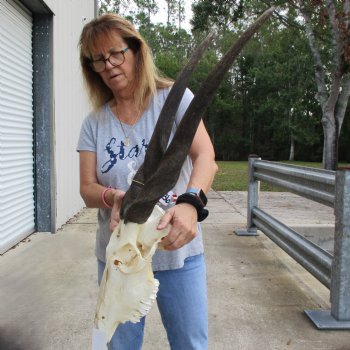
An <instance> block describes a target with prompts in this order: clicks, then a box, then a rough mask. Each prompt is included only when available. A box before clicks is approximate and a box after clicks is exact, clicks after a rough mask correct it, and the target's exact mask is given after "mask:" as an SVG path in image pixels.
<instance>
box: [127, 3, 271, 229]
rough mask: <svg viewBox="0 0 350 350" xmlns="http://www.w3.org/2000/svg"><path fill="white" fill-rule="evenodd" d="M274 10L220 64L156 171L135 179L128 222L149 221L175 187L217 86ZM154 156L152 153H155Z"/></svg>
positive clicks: (199, 91)
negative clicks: (143, 177)
mask: <svg viewBox="0 0 350 350" xmlns="http://www.w3.org/2000/svg"><path fill="white" fill-rule="evenodd" d="M273 11H274V8H273V7H272V8H270V9H268V10H266V11H265V12H264V13H263V14H262V15H261V16H260V17H259V18H258V19H257V20H256V21H255V22H254V23H253V24H252V25H251V26H250V27H249V28H248V29H247V30H246V31H245V32H244V33H243V34H242V35H241V37H240V38H239V39H238V40H237V42H236V43H235V44H234V45H233V46H232V47H231V48H230V49H229V50H228V51H227V53H226V54H225V55H224V56H223V57H222V59H221V60H220V61H219V62H218V63H217V64H216V66H215V67H214V69H213V70H212V72H211V73H210V74H209V75H208V77H207V79H206V80H205V81H204V83H203V84H202V86H201V87H200V89H199V90H198V92H197V94H196V95H195V97H194V98H193V100H192V102H191V104H190V105H189V107H188V108H187V111H186V112H185V115H184V116H183V118H182V121H181V123H180V125H179V126H178V128H177V131H176V133H175V136H174V138H173V140H172V142H171V144H170V145H169V147H168V148H167V150H166V151H165V153H164V155H163V157H162V159H161V162H160V163H159V165H158V167H157V169H156V171H154V172H153V173H152V174H151V176H150V177H149V178H148V179H143V180H144V182H142V184H141V185H140V184H139V183H137V182H135V181H138V179H137V178H134V182H135V183H134V182H133V184H132V185H131V187H137V193H138V194H137V196H135V197H134V198H132V201H130V202H128V203H127V204H124V201H123V207H124V210H123V211H122V218H123V219H124V221H125V222H128V221H131V222H136V223H139V224H142V223H144V222H145V221H147V219H148V217H149V216H150V214H151V212H152V210H153V208H154V205H155V204H156V203H157V202H158V200H159V198H161V197H162V196H163V195H164V194H165V193H167V192H168V191H169V190H171V189H172V188H173V187H174V186H175V184H176V182H177V179H178V177H179V174H180V171H181V168H182V165H183V162H184V161H185V158H186V156H187V154H188V151H189V148H190V146H191V144H192V141H193V137H194V135H195V133H196V130H197V128H198V125H199V122H200V120H201V118H202V115H203V114H204V112H205V111H206V109H207V108H208V106H209V105H210V103H211V101H212V98H213V96H214V94H215V92H216V90H217V88H218V87H219V85H220V83H221V81H222V80H223V78H224V76H225V74H226V73H227V71H228V69H229V68H230V66H231V64H232V63H233V61H234V60H235V59H236V57H237V56H238V54H239V53H240V52H241V50H242V49H243V47H244V46H245V44H246V43H247V42H248V41H249V40H250V38H251V37H252V36H253V35H254V34H255V33H256V32H257V31H258V29H259V28H260V27H261V26H262V25H263V23H265V21H266V20H267V19H268V18H269V17H270V15H271V14H272V13H273ZM148 151H149V150H147V153H148ZM150 155H151V156H152V154H150ZM147 166H148V164H147V163H146V162H144V164H143V168H144V169H143V173H145V168H146V167H147ZM133 185H134V186H133ZM131 187H130V188H131ZM129 191H130V189H129V190H128V192H129ZM131 191H132V189H131ZM128 192H127V193H126V195H125V197H126V198H127V199H128V198H130V197H129V196H128ZM123 207H122V209H123Z"/></svg>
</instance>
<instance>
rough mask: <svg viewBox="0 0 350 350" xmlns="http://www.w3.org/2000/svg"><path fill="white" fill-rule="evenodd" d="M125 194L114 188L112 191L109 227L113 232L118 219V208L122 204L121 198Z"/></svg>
mask: <svg viewBox="0 0 350 350" xmlns="http://www.w3.org/2000/svg"><path fill="white" fill-rule="evenodd" d="M124 195H125V192H124V191H121V190H118V189H116V190H115V192H114V193H113V207H112V213H111V221H110V224H109V228H110V229H111V231H112V232H113V231H114V229H115V228H116V227H117V225H118V224H119V221H120V208H121V206H122V200H123V197H124Z"/></svg>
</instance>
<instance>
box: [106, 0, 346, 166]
mask: <svg viewBox="0 0 350 350" xmlns="http://www.w3.org/2000/svg"><path fill="white" fill-rule="evenodd" d="M165 4H166V6H165V12H166V16H165V21H164V23H154V21H153V20H152V18H153V16H154V14H155V13H157V12H158V11H159V5H158V3H157V2H156V1H155V0H133V1H124V0H117V1H112V0H101V1H100V13H103V12H108V11H114V12H117V13H119V14H121V15H123V16H125V17H127V18H128V19H129V20H131V21H132V22H133V23H134V24H135V25H136V26H137V28H138V29H139V30H140V32H141V33H142V35H143V36H144V37H145V38H146V40H147V41H148V43H149V45H150V47H151V49H152V52H153V55H154V59H155V62H156V65H157V66H158V68H159V69H160V70H161V71H162V72H164V74H166V75H167V76H169V77H170V78H173V79H175V78H176V76H177V74H178V73H179V71H180V70H181V68H182V67H183V66H184V64H185V62H186V61H187V59H188V58H189V56H190V54H191V52H192V51H193V49H194V47H195V46H196V45H198V43H199V42H200V41H201V40H202V39H203V38H204V37H205V36H206V34H207V33H208V31H209V30H210V29H211V28H212V27H214V26H215V27H216V28H217V32H218V35H217V38H216V40H215V43H214V44H213V45H212V47H211V48H210V50H208V52H207V53H206V55H205V56H204V58H203V59H202V60H201V62H200V64H199V66H198V68H197V69H196V71H195V72H194V74H193V77H192V78H191V81H190V85H189V87H190V89H191V90H192V91H193V92H196V91H197V89H198V88H199V86H200V84H201V82H202V81H203V80H204V78H205V77H206V76H207V74H208V73H209V71H210V70H211V68H212V67H213V66H214V65H215V63H216V62H217V60H218V58H219V57H220V56H221V55H222V54H223V53H224V52H225V51H226V50H227V49H228V47H229V46H230V44H231V43H232V42H233V41H235V40H236V39H237V38H238V37H239V33H240V32H241V31H242V30H243V29H244V28H245V27H247V26H248V24H249V23H250V22H251V21H252V20H253V19H255V18H256V17H257V15H258V14H260V13H261V12H262V11H263V10H265V9H266V8H268V7H270V6H271V5H275V6H279V7H277V8H276V11H275V14H274V16H273V18H271V19H270V20H269V21H268V22H267V23H266V24H265V26H264V27H263V28H262V29H261V30H260V31H259V33H258V34H257V35H255V36H254V37H253V39H252V40H251V41H250V42H249V43H248V45H247V46H246V48H245V49H244V51H243V52H242V53H241V55H240V56H239V58H238V59H237V60H236V62H235V63H234V65H233V66H232V68H231V69H230V71H229V73H228V74H227V76H226V79H225V80H224V81H223V82H222V84H221V86H220V88H219V90H218V92H217V94H216V96H215V98H214V100H213V103H212V105H211V106H210V108H209V109H208V111H207V112H206V114H205V115H204V116H203V119H204V122H205V124H206V127H207V129H208V132H209V134H210V137H211V139H212V142H213V144H214V147H215V152H216V156H217V159H218V160H246V159H247V157H248V155H249V154H252V153H254V154H258V155H259V156H261V157H262V158H263V159H266V160H299V161H317V162H320V161H322V162H323V164H324V167H325V168H326V169H333V170H334V169H336V167H337V164H338V162H350V152H349V141H350V116H349V114H350V110H349V107H348V100H349V95H350V73H349V66H350V34H349V33H350V30H349V29H350V26H349V22H350V0H342V1H331V0H327V1H322V0H310V1H298V0H295V1H291V0H289V1H281V0H275V1H256V0H249V1H247V0H237V1H233V0H198V1H196V2H194V3H193V4H192V11H193V17H192V20H191V30H185V29H184V28H183V23H184V20H185V18H184V6H185V3H184V0H165Z"/></svg>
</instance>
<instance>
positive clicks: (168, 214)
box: [157, 210, 174, 230]
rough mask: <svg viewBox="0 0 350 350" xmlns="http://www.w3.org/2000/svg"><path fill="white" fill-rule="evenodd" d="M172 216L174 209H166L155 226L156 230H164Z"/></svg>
mask: <svg viewBox="0 0 350 350" xmlns="http://www.w3.org/2000/svg"><path fill="white" fill-rule="evenodd" d="M173 216H174V211H172V210H168V211H167V212H166V213H165V214H164V215H163V216H162V218H161V219H160V220H159V224H158V226H157V230H164V229H165V228H166V227H167V226H168V225H169V224H170V222H171V220H172V218H173Z"/></svg>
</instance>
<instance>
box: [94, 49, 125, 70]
mask: <svg viewBox="0 0 350 350" xmlns="http://www.w3.org/2000/svg"><path fill="white" fill-rule="evenodd" d="M128 50H129V48H128V47H126V48H125V49H123V50H121V51H116V52H111V53H110V55H109V56H108V57H107V58H105V59H99V60H95V61H91V62H90V65H91V68H92V69H93V70H94V71H95V72H96V73H102V72H103V71H104V70H105V69H106V62H107V61H108V62H109V63H110V64H111V65H112V66H114V67H118V66H120V65H121V64H123V63H124V61H125V52H126V51H128Z"/></svg>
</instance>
